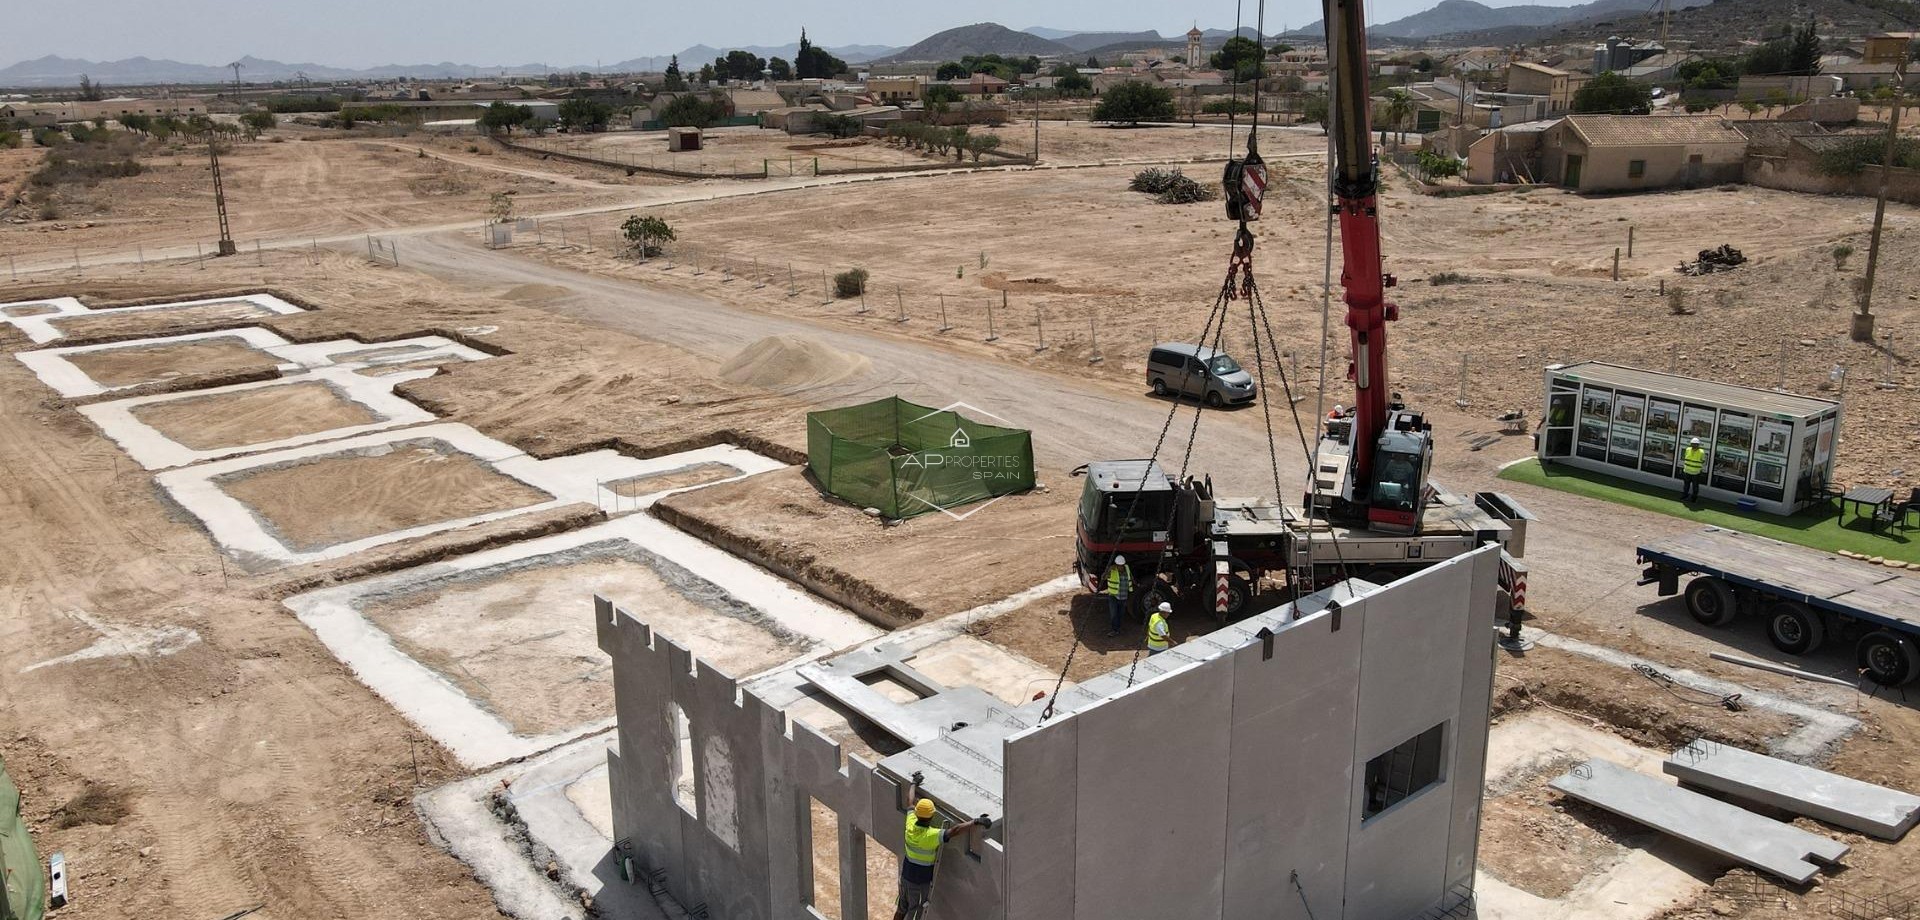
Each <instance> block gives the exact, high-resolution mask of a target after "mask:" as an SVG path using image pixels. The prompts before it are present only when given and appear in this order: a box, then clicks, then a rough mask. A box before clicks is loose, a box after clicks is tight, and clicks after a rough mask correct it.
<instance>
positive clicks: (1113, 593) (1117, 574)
mask: <svg viewBox="0 0 1920 920" xmlns="http://www.w3.org/2000/svg"><path fill="white" fill-rule="evenodd" d="M1105 582H1106V587H1105V591H1104V593H1105V594H1106V595H1107V635H1108V636H1109V637H1111V636H1117V635H1120V619H1121V617H1123V616H1125V615H1126V612H1127V598H1129V597H1131V596H1132V595H1133V570H1132V569H1130V568H1127V557H1125V556H1122V555H1120V554H1118V553H1115V554H1114V557H1113V562H1111V563H1109V564H1108V565H1107V574H1106V576H1105Z"/></svg>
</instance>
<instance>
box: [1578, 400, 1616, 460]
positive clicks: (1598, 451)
mask: <svg viewBox="0 0 1920 920" xmlns="http://www.w3.org/2000/svg"><path fill="white" fill-rule="evenodd" d="M1612 418H1613V391H1612V390H1596V389H1593V388H1591V387H1589V388H1587V389H1586V390H1584V391H1582V392H1581V394H1580V454H1581V456H1584V457H1588V458H1590V459H1594V460H1605V459H1607V428H1608V425H1609V423H1610V422H1611V420H1612Z"/></svg>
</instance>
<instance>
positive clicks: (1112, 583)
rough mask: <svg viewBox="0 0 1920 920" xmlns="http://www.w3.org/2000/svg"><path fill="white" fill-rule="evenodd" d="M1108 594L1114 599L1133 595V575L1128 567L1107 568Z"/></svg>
mask: <svg viewBox="0 0 1920 920" xmlns="http://www.w3.org/2000/svg"><path fill="white" fill-rule="evenodd" d="M1107 593H1108V594H1111V595H1113V596H1114V597H1119V596H1121V595H1123V594H1132V593H1133V573H1132V572H1131V571H1128V569H1127V567H1126V566H1124V565H1110V566H1107Z"/></svg>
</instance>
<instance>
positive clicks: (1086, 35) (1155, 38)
mask: <svg viewBox="0 0 1920 920" xmlns="http://www.w3.org/2000/svg"><path fill="white" fill-rule="evenodd" d="M1054 41H1057V42H1059V43H1060V44H1063V45H1066V46H1067V47H1069V48H1072V49H1073V50H1075V51H1092V50H1093V49H1095V48H1101V47H1106V46H1109V45H1115V44H1137V45H1140V46H1142V47H1150V46H1154V45H1168V44H1185V43H1186V41H1187V40H1186V38H1185V37H1181V38H1178V39H1173V38H1167V37H1166V36H1164V35H1161V34H1160V33H1159V32H1076V33H1074V34H1072V35H1067V36H1062V37H1060V38H1056V39H1054Z"/></svg>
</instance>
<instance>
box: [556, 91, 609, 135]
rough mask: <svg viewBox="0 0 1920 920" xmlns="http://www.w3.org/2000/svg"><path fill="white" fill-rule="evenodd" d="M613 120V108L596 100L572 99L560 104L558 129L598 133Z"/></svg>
mask: <svg viewBox="0 0 1920 920" xmlns="http://www.w3.org/2000/svg"><path fill="white" fill-rule="evenodd" d="M612 120H613V106H610V105H608V104H606V103H604V102H601V101H600V100H598V99H582V98H578V97H576V98H573V99H568V100H566V101H564V102H562V103H560V127H562V128H566V129H567V130H569V131H576V130H583V129H584V130H587V131H598V130H600V129H602V128H605V127H606V126H607V122H609V121H612Z"/></svg>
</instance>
